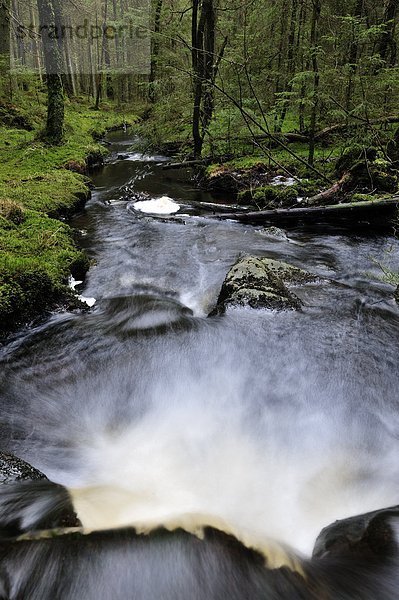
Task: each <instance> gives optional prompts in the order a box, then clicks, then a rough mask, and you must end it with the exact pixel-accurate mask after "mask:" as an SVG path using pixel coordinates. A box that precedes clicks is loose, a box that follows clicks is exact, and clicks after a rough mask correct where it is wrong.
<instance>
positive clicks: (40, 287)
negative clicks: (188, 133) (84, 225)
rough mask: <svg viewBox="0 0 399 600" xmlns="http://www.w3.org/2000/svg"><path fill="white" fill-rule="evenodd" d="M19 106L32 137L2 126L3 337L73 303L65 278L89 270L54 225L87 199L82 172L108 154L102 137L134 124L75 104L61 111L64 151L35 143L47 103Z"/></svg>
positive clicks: (122, 114) (109, 109)
mask: <svg viewBox="0 0 399 600" xmlns="http://www.w3.org/2000/svg"><path fill="white" fill-rule="evenodd" d="M16 104H18V109H17V110H18V113H20V114H21V116H23V117H24V118H25V120H26V121H27V122H28V123H29V125H30V127H31V129H32V130H31V131H28V130H26V129H16V128H12V127H9V126H5V125H3V126H2V127H1V126H0V257H1V258H0V333H2V334H4V333H6V332H8V331H9V330H11V329H13V328H14V327H15V326H17V325H21V324H24V323H27V322H29V321H30V320H32V319H33V318H35V317H36V316H38V315H39V314H41V313H42V312H43V311H44V310H46V309H49V308H52V307H54V306H55V305H56V304H57V303H62V302H63V300H65V299H67V298H68V296H70V294H69V290H68V287H67V281H68V276H69V275H70V273H73V274H75V275H78V276H79V278H80V277H82V275H83V274H84V273H85V271H86V270H87V268H88V260H87V258H86V257H85V255H84V254H83V253H82V252H81V251H80V250H79V249H78V248H77V247H76V245H75V243H74V239H73V231H72V229H71V228H70V227H69V226H68V225H67V224H66V223H63V222H61V221H60V220H58V219H59V217H69V216H71V215H72V214H73V213H74V212H75V211H76V210H77V209H78V208H79V207H80V206H82V204H83V203H84V202H85V200H86V199H87V198H88V197H89V188H88V179H87V177H86V176H85V175H84V174H82V173H84V172H85V170H86V165H87V161H88V159H89V160H91V161H92V162H93V161H98V160H99V159H100V158H101V157H102V156H103V155H104V154H105V153H106V150H104V148H103V146H101V145H100V144H99V142H98V139H99V138H100V136H101V134H103V133H104V132H105V131H106V130H107V129H112V128H117V127H118V126H122V125H123V123H125V122H126V123H133V122H135V121H136V120H137V117H136V116H135V115H134V114H132V113H131V112H130V111H128V110H126V111H124V110H122V109H118V108H116V107H115V106H113V105H112V104H104V106H103V107H102V108H101V110H100V111H95V110H93V109H91V107H90V106H89V104H88V103H87V101H85V100H83V99H79V98H78V99H74V101H73V102H67V105H66V118H65V142H64V144H63V145H61V146H57V147H49V146H46V144H44V143H43V142H42V141H41V140H40V132H41V129H42V127H43V124H44V123H45V112H46V109H45V96H44V95H42V94H40V93H35V94H33V93H32V94H31V95H30V94H29V93H24V95H23V96H21V98H18V101H17V102H16ZM15 109H16V107H12V110H13V111H15ZM10 110H11V108H10ZM3 114H4V107H3Z"/></svg>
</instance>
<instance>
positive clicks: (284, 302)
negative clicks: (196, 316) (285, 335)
mask: <svg viewBox="0 0 399 600" xmlns="http://www.w3.org/2000/svg"><path fill="white" fill-rule="evenodd" d="M315 279H316V278H315V277H314V275H311V274H310V273H307V272H306V271H303V270H302V269H298V268H297V267H293V266H292V265H289V264H287V263H284V262H281V261H277V260H273V259H271V258H260V257H257V256H247V257H245V258H242V259H240V260H239V261H238V262H237V263H236V264H235V265H234V266H233V267H232V268H231V269H230V271H229V272H228V274H227V276H226V279H225V280H224V282H223V285H222V289H221V292H220V295H219V298H218V302H217V308H216V312H222V311H223V310H224V309H225V308H226V307H227V306H237V305H239V306H250V307H251V308H269V309H274V310H298V309H300V307H301V305H302V302H301V300H300V299H299V298H298V297H297V296H296V295H295V294H293V293H292V292H291V291H290V290H289V289H288V287H287V286H290V285H303V284H304V283H309V282H311V281H315Z"/></svg>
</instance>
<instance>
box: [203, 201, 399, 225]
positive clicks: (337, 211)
mask: <svg viewBox="0 0 399 600" xmlns="http://www.w3.org/2000/svg"><path fill="white" fill-rule="evenodd" d="M398 205H399V196H392V197H390V198H383V199H381V200H375V201H364V202H348V203H344V204H333V205H327V206H317V207H314V206H312V207H303V208H276V209H274V210H258V211H252V212H247V213H240V212H231V213H219V214H214V215H210V217H211V218H214V219H230V220H234V221H239V222H240V223H250V224H256V223H270V224H276V223H283V222H290V221H291V222H292V221H301V220H302V219H305V220H307V221H308V222H309V223H317V222H319V221H324V220H329V221H330V220H331V221H333V220H337V219H338V220H341V219H345V218H351V219H357V218H360V219H363V218H365V217H368V216H374V217H376V216H377V217H384V218H385V217H386V216H387V215H390V214H393V213H394V212H395V209H396V208H397V207H398Z"/></svg>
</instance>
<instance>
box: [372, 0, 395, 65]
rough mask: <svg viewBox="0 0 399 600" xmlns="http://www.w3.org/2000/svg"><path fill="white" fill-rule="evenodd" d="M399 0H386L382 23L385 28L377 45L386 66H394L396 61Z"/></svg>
mask: <svg viewBox="0 0 399 600" xmlns="http://www.w3.org/2000/svg"><path fill="white" fill-rule="evenodd" d="M398 5H399V0H385V2H384V12H383V17H382V23H383V24H385V30H384V32H383V33H382V34H381V36H380V39H379V41H378V45H377V52H378V54H379V55H380V57H381V61H382V62H383V63H384V64H385V66H393V65H394V64H395V62H396V53H397V47H396V42H395V35H394V34H395V25H396V23H395V20H396V15H397V12H398Z"/></svg>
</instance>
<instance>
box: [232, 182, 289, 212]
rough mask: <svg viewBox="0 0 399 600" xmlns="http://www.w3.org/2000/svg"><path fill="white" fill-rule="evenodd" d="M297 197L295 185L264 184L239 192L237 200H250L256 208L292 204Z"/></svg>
mask: <svg viewBox="0 0 399 600" xmlns="http://www.w3.org/2000/svg"><path fill="white" fill-rule="evenodd" d="M297 197H298V190H297V188H296V186H284V185H265V186H261V187H258V188H254V189H253V190H245V191H243V192H240V193H239V195H238V201H239V202H251V203H253V204H255V205H256V206H257V207H258V208H279V207H286V206H292V205H293V204H295V202H296V199H297Z"/></svg>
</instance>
